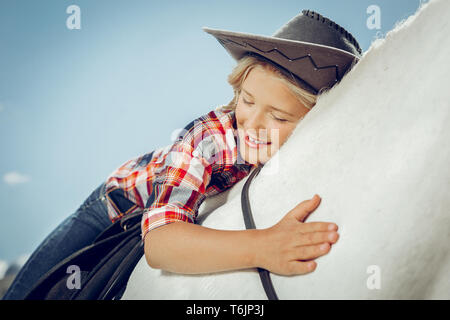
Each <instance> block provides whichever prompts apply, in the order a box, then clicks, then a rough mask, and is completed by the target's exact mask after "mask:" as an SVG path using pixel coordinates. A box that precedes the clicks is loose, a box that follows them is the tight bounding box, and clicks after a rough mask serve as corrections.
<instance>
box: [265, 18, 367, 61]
mask: <svg viewBox="0 0 450 320" xmlns="http://www.w3.org/2000/svg"><path fill="white" fill-rule="evenodd" d="M272 36H273V37H276V38H281V39H288V40H295V41H302V42H311V43H316V44H320V45H325V46H329V47H334V48H338V49H341V50H345V51H347V52H349V53H351V54H353V55H356V56H361V53H362V50H361V47H360V46H359V44H358V42H357V41H356V39H355V38H354V37H353V36H352V34H351V33H350V32H348V31H347V30H345V29H344V28H343V27H341V26H340V25H338V24H337V23H335V22H334V21H332V20H330V19H328V18H325V17H324V16H322V15H321V14H319V13H317V12H314V11H312V10H303V11H302V12H301V13H300V14H298V15H297V16H295V17H294V18H292V19H291V20H289V21H288V22H287V23H286V24H285V25H283V26H282V27H281V28H280V29H279V30H278V31H276V32H275V33H274V34H273V35H272Z"/></svg>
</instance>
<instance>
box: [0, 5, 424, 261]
mask: <svg viewBox="0 0 450 320" xmlns="http://www.w3.org/2000/svg"><path fill="white" fill-rule="evenodd" d="M420 2H421V1H420V0H396V1H389V0H370V1H368V0H340V1H332V0H296V1H290V0H289V1H264V0H262V1H261V0H260V1H256V0H251V1H250V0H239V1H238V0H227V1H206V0H192V1H181V0H179V1H144V0H133V1H125V0H95V1H92V0H90V1H89V0H78V1H75V0H73V1H65V0H40V1H27V0H1V2H0V148H1V157H0V178H1V180H0V215H1V223H0V259H3V260H12V259H15V258H17V257H18V256H20V255H21V254H24V253H31V252H32V251H33V250H34V249H35V247H36V246H37V245H38V244H39V243H40V241H42V240H43V238H44V237H45V236H46V235H47V234H48V233H49V232H50V231H51V230H52V229H53V228H55V227H56V226H57V225H58V224H59V223H60V222H61V221H62V220H63V219H64V218H65V217H67V216H69V215H70V214H71V213H73V212H74V211H75V210H76V209H77V208H78V207H79V206H80V205H81V203H82V202H83V201H84V200H85V199H86V197H88V196H89V194H90V193H91V192H92V191H93V190H94V189H95V188H96V187H97V186H98V185H99V184H100V183H101V182H103V181H104V180H105V179H106V177H107V176H108V175H109V174H110V173H111V172H112V171H113V170H114V169H115V168H116V167H118V166H119V165H121V164H122V163H124V162H125V161H127V160H128V159H130V158H132V157H136V156H138V155H141V154H144V153H147V152H149V151H152V150H153V149H155V148H159V147H162V146H165V145H167V144H170V143H171V134H172V132H173V131H174V130H176V129H177V128H183V127H184V126H185V125H186V124H187V123H188V122H190V121H191V120H193V119H194V118H196V117H198V116H200V115H202V114H205V113H207V112H208V111H210V110H212V109H213V108H215V107H216V106H218V105H221V104H225V103H228V102H229V100H231V98H232V90H231V87H229V85H228V84H227V82H226V77H227V75H228V73H229V72H230V71H231V68H232V67H233V65H234V63H235V62H234V60H233V59H232V58H231V57H230V56H229V55H228V54H227V53H226V51H225V50H224V49H223V48H222V46H220V44H219V43H218V42H217V41H216V40H215V39H214V38H213V37H212V36H211V35H209V34H207V33H205V32H204V31H203V30H202V29H201V28H202V27H203V26H207V27H211V28H218V29H226V30H232V31H241V32H249V33H256V34H262V35H271V34H273V33H274V32H275V31H276V30H278V28H279V27H281V26H282V25H283V24H284V23H285V22H287V21H288V20H289V19H291V18H292V17H293V16H295V15H297V14H298V13H299V12H301V10H303V9H312V10H315V11H317V12H319V13H321V14H323V15H324V16H326V17H329V18H330V19H332V20H334V21H336V22H337V23H338V24H340V25H342V26H343V27H345V28H346V29H347V30H348V31H350V32H351V33H352V34H353V35H354V36H355V37H356V38H357V39H358V41H359V43H360V45H361V47H362V49H363V50H364V51H366V50H367V49H368V48H369V47H370V44H371V42H372V41H373V40H374V39H375V38H376V37H377V36H380V35H383V34H385V33H386V32H388V31H389V30H391V29H392V28H393V26H394V25H395V23H396V22H397V21H399V20H402V19H405V18H407V17H408V16H410V15H411V14H413V13H414V12H415V11H416V10H417V8H418V7H419V5H420ZM72 4H75V5H77V6H79V8H80V10H81V29H79V30H76V29H74V30H70V29H68V28H67V26H66V20H67V18H68V17H69V15H70V14H68V13H66V8H67V7H68V6H70V5H72ZM370 5H377V6H378V7H379V8H380V13H381V16H380V17H381V29H379V30H377V29H369V28H368V27H367V23H366V21H367V19H368V18H369V16H370V14H368V13H367V12H366V10H367V8H368V7H369V6H370ZM377 34H378V35H377Z"/></svg>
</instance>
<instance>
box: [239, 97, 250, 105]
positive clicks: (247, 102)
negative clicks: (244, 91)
mask: <svg viewBox="0 0 450 320" xmlns="http://www.w3.org/2000/svg"><path fill="white" fill-rule="evenodd" d="M242 100H243V101H244V103H245V104H253V102H249V101H247V100H245V98H244V97H242Z"/></svg>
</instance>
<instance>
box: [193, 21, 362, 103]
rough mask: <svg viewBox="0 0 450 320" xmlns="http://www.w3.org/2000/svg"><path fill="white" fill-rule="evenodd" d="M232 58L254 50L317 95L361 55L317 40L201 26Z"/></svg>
mask: <svg viewBox="0 0 450 320" xmlns="http://www.w3.org/2000/svg"><path fill="white" fill-rule="evenodd" d="M202 29H203V30H204V31H205V32H207V33H209V34H211V35H213V36H214V37H215V38H216V39H217V40H218V41H219V43H220V44H221V45H222V46H223V47H224V48H225V49H226V50H227V51H228V53H229V54H230V55H231V56H232V57H233V58H234V59H235V60H239V59H241V58H242V57H243V56H245V55H246V54H247V53H248V52H253V53H257V54H259V55H261V56H263V57H265V58H267V59H269V60H271V61H273V62H275V63H276V64H278V65H280V66H282V67H284V68H285V69H287V70H289V71H290V72H292V73H293V74H294V75H295V76H297V77H298V78H300V80H302V81H304V82H305V84H306V87H305V86H303V87H304V88H305V89H307V90H308V91H310V92H312V93H315V94H317V93H318V92H319V91H320V90H321V89H323V88H331V87H333V86H334V85H335V84H336V83H337V82H339V81H340V80H341V79H342V77H343V76H344V75H345V73H346V72H347V71H348V69H349V68H350V67H351V66H352V65H353V64H355V63H356V62H358V61H359V59H360V57H358V56H356V55H354V54H352V53H349V52H347V51H345V50H342V49H338V48H334V47H329V46H324V45H320V44H316V43H310V42H302V41H295V40H288V39H281V38H276V37H270V36H261V35H255V34H251V33H244V32H234V31H228V30H219V29H212V28H207V27H203V28H202Z"/></svg>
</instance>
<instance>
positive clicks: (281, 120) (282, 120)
mask: <svg viewBox="0 0 450 320" xmlns="http://www.w3.org/2000/svg"><path fill="white" fill-rule="evenodd" d="M273 118H274V119H275V120H277V121H280V122H286V121H288V120H286V119H280V118H277V117H275V116H273Z"/></svg>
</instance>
